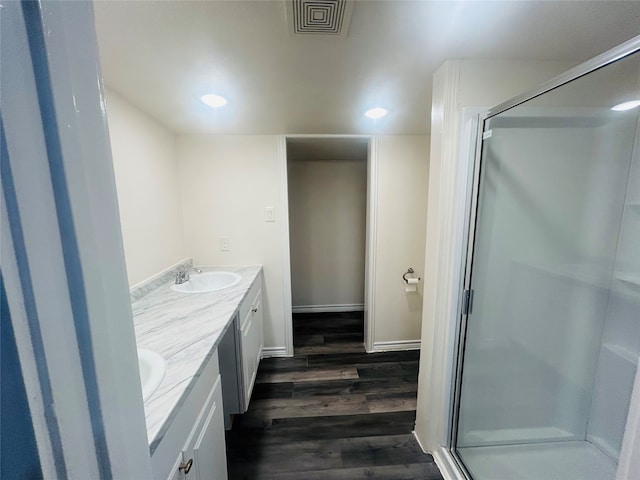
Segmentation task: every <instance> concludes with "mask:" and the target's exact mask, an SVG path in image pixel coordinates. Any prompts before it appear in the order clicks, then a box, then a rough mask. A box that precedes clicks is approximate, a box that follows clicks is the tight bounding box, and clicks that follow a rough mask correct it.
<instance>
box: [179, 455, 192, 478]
mask: <svg viewBox="0 0 640 480" xmlns="http://www.w3.org/2000/svg"><path fill="white" fill-rule="evenodd" d="M192 465H193V458H190V459H189V460H188V461H187V463H181V464H180V466H179V467H178V470H180V471H181V472H184V474H185V475H186V474H188V473H189V472H190V471H191V466H192Z"/></svg>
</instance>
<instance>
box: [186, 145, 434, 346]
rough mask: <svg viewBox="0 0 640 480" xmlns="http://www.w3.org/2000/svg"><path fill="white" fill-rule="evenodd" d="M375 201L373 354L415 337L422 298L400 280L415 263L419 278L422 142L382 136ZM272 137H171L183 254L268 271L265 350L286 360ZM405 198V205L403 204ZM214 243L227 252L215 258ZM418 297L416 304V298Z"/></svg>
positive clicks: (277, 172)
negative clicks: (268, 218)
mask: <svg viewBox="0 0 640 480" xmlns="http://www.w3.org/2000/svg"><path fill="white" fill-rule="evenodd" d="M377 143H378V145H379V147H378V152H377V156H376V158H377V168H378V170H379V173H378V175H377V182H378V189H379V198H378V199H377V204H378V218H377V221H378V222H377V223H378V229H377V236H376V242H375V243H376V245H377V250H376V254H375V263H376V274H375V282H376V283H375V285H376V287H375V293H376V295H375V305H374V309H375V311H376V321H375V328H374V332H373V333H374V335H373V338H372V340H373V342H372V343H373V346H374V349H388V348H394V346H393V345H391V346H390V345H388V344H387V343H385V342H391V343H392V344H396V345H398V342H410V343H411V345H410V346H416V340H418V339H419V338H420V317H421V311H420V303H421V302H420V301H419V298H420V294H411V296H409V295H408V294H405V292H404V286H403V283H402V280H401V276H402V274H403V273H404V272H405V270H406V268H407V267H409V266H413V267H414V269H415V270H416V272H417V273H418V274H422V267H421V265H422V264H423V255H424V222H425V211H426V207H425V201H426V195H427V193H426V188H427V165H428V153H427V151H426V148H427V145H428V138H427V137H425V136H417V135H409V136H389V137H379V138H378V139H377ZM281 148H284V141H283V137H281V136H277V135H268V136H260V135H184V136H180V137H178V139H177V151H178V158H179V165H180V192H181V195H182V200H183V216H184V232H185V239H186V244H187V252H188V254H189V256H191V257H193V259H194V263H195V264H196V265H197V264H200V265H205V264H217V265H231V264H247V263H260V264H262V265H263V266H264V274H265V292H264V293H265V307H266V310H265V314H266V315H265V346H266V347H267V348H269V349H271V352H270V353H274V354H284V353H285V346H286V341H287V338H286V330H287V324H288V322H290V321H291V320H290V318H285V314H286V313H285V312H286V296H287V289H288V288H289V287H288V285H285V283H284V282H285V281H286V279H287V276H288V275H287V273H288V272H287V271H285V268H289V266H288V265H285V257H286V256H287V255H288V252H287V248H288V237H287V235H286V231H285V229H284V228H283V223H282V220H283V214H284V213H283V212H285V204H284V197H283V195H282V193H283V192H284V190H285V188H286V181H287V180H286V169H285V168H284V167H285V166H284V164H283V163H282V162H281V157H280V155H281V154H282V155H284V152H281V150H280V149H281ZM406 195H411V199H412V201H405V198H406ZM265 207H275V209H276V222H274V223H269V222H265V221H264V208H265ZM220 237H229V238H230V244H231V249H230V251H229V252H221V251H220V245H219V239H220ZM414 296H415V298H417V299H418V300H417V301H416V300H414V299H413V297H414Z"/></svg>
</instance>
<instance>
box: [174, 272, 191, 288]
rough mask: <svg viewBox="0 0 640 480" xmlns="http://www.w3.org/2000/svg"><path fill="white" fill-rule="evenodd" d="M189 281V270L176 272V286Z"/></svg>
mask: <svg viewBox="0 0 640 480" xmlns="http://www.w3.org/2000/svg"><path fill="white" fill-rule="evenodd" d="M188 281H189V270H178V271H177V272H176V285H181V284H183V283H184V282H188Z"/></svg>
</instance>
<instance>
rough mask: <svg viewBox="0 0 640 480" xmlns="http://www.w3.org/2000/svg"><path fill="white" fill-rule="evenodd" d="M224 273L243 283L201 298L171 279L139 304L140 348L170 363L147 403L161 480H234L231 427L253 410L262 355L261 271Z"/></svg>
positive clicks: (155, 468) (136, 320)
mask: <svg viewBox="0 0 640 480" xmlns="http://www.w3.org/2000/svg"><path fill="white" fill-rule="evenodd" d="M204 270H205V272H206V271H215V270H216V269H214V268H207V269H204ZM219 270H225V271H233V272H236V273H238V274H239V275H240V277H241V280H240V281H239V283H237V284H236V285H233V286H231V287H229V288H224V289H222V290H218V291H214V292H208V293H197V294H192V293H181V292H175V291H173V290H172V289H171V282H170V281H169V282H165V283H163V284H162V285H160V286H158V287H157V288H155V289H153V290H152V291H150V292H149V293H148V294H146V295H144V296H143V297H142V298H140V299H138V300H136V301H134V302H133V304H132V307H133V316H134V325H135V330H136V338H137V341H138V346H139V347H140V348H145V349H149V350H152V351H155V352H156V353H158V354H160V355H161V356H163V357H164V358H165V359H166V361H167V372H166V375H165V378H164V380H163V382H162V383H161V384H160V386H159V388H158V389H157V390H156V391H155V392H154V393H153V394H152V395H151V396H150V397H149V398H148V399H147V400H146V401H145V404H144V407H145V417H146V421H147V436H148V439H149V447H150V452H151V463H152V469H153V475H154V478H155V479H162V480H165V479H186V480H188V479H199V480H200V479H201V480H204V479H208V480H209V479H216V480H217V479H226V478H227V467H226V451H225V436H224V429H225V425H226V426H227V428H230V426H231V418H232V415H233V414H238V413H244V412H245V411H246V410H247V408H248V406H249V400H250V398H251V392H252V389H253V385H254V383H255V378H256V374H257V370H258V365H259V362H260V358H261V355H262V347H263V325H262V321H263V315H262V268H261V267H260V266H250V267H242V268H231V267H224V268H220V269H219Z"/></svg>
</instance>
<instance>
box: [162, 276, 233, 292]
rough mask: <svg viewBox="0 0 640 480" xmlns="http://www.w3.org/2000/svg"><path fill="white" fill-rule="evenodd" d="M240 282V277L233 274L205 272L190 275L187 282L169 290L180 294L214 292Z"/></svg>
mask: <svg viewBox="0 0 640 480" xmlns="http://www.w3.org/2000/svg"><path fill="white" fill-rule="evenodd" d="M240 280H241V277H240V275H238V274H237V273H234V272H205V273H200V274H197V275H192V276H191V278H190V279H189V280H188V281H186V282H184V283H181V284H180V285H171V290H173V291H174V292H181V293H207V292H215V291H216V290H222V289H223V288H228V287H232V286H234V285H236V284H237V283H239V282H240Z"/></svg>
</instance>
